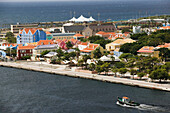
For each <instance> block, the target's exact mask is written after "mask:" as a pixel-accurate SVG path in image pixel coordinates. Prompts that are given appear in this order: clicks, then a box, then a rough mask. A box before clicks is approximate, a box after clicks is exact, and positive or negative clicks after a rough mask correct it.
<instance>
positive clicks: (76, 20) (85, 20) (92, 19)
mask: <svg viewBox="0 0 170 113" xmlns="http://www.w3.org/2000/svg"><path fill="white" fill-rule="evenodd" d="M69 21H71V22H93V21H96V20H95V19H94V18H93V17H92V16H91V17H90V18H86V17H84V16H83V15H81V16H80V17H79V18H77V19H76V18H75V17H73V18H72V19H70V20H69Z"/></svg>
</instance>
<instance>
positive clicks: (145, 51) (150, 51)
mask: <svg viewBox="0 0 170 113" xmlns="http://www.w3.org/2000/svg"><path fill="white" fill-rule="evenodd" d="M137 52H138V55H141V56H151V57H159V51H155V47H153V46H143V47H142V48H141V49H139V50H138V51H137Z"/></svg>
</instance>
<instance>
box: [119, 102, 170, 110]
mask: <svg viewBox="0 0 170 113" xmlns="http://www.w3.org/2000/svg"><path fill="white" fill-rule="evenodd" d="M116 104H117V105H119V106H122V107H128V108H136V109H139V110H146V111H155V112H170V107H166V106H159V105H147V104H140V106H129V105H122V104H120V103H119V102H116Z"/></svg>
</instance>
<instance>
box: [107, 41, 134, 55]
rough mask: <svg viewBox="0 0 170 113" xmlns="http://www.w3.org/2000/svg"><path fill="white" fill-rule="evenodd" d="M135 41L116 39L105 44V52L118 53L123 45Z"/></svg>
mask: <svg viewBox="0 0 170 113" xmlns="http://www.w3.org/2000/svg"><path fill="white" fill-rule="evenodd" d="M133 42H135V40H132V39H130V38H127V39H117V40H115V41H113V42H112V43H109V44H106V50H107V51H110V53H111V54H114V51H117V52H118V51H119V49H120V47H121V46H122V45H123V44H125V43H133Z"/></svg>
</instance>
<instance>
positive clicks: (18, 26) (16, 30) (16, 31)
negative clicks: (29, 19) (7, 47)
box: [11, 23, 38, 34]
mask: <svg viewBox="0 0 170 113" xmlns="http://www.w3.org/2000/svg"><path fill="white" fill-rule="evenodd" d="M23 28H38V24H19V23H18V24H16V25H11V32H12V33H14V34H19V31H20V30H21V29H23Z"/></svg>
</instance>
